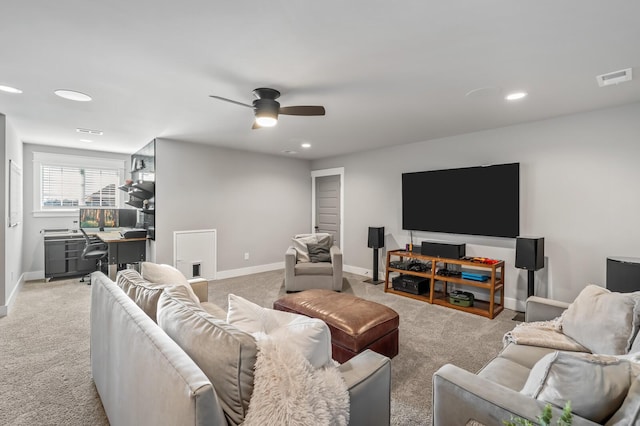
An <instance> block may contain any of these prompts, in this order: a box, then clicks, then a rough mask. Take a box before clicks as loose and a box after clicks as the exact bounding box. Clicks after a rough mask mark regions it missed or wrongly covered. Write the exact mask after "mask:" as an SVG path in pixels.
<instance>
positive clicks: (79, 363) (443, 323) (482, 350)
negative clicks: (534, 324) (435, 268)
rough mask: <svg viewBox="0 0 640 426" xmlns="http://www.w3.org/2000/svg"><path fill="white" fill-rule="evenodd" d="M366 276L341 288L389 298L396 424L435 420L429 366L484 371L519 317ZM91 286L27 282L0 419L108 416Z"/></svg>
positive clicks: (223, 295) (273, 289)
mask: <svg viewBox="0 0 640 426" xmlns="http://www.w3.org/2000/svg"><path fill="white" fill-rule="evenodd" d="M365 279H366V277H363V276H359V275H355V274H349V273H347V274H345V280H344V281H345V284H344V289H343V292H344V293H347V294H354V295H357V296H359V297H362V298H365V299H367V300H372V301H375V302H378V303H382V304H385V305H387V306H389V307H391V308H392V309H394V310H395V311H397V312H398V313H399V316H400V327H399V329H400V347H399V353H398V355H397V356H396V357H394V358H393V360H392V370H391V371H392V377H391V386H392V387H391V424H393V425H427V424H431V414H430V411H431V377H432V375H433V373H434V372H435V371H436V370H437V369H438V368H439V367H440V366H442V365H444V364H446V363H454V364H456V365H458V366H461V367H462V368H465V369H467V370H469V371H477V370H479V369H480V368H481V367H482V366H483V365H484V364H485V363H486V362H488V361H489V360H490V359H491V358H493V357H494V356H495V355H496V354H497V353H498V352H499V350H500V349H501V348H502V336H503V335H504V333H506V332H507V331H509V330H511V329H512V328H513V327H514V325H515V324H516V323H515V322H514V321H512V319H511V318H512V316H513V312H511V311H505V312H503V313H502V314H501V315H500V316H498V317H497V318H496V319H495V320H489V319H487V318H483V317H481V316H478V315H473V314H469V313H465V312H459V311H456V310H453V309H447V308H443V307H439V306H434V305H429V304H427V303H424V302H421V301H416V300H413V299H409V298H403V297H398V296H394V295H390V294H385V293H384V291H383V289H382V286H372V285H370V284H367V283H365V282H364V281H365ZM90 292H91V287H90V286H87V285H86V284H84V283H80V282H79V280H78V279H77V278H76V279H64V280H56V281H50V282H48V283H43V282H39V281H32V282H29V283H26V284H25V285H24V287H23V289H22V291H21V293H20V294H19V296H18V297H17V300H16V302H15V303H16V305H15V314H13V315H11V316H9V317H7V318H4V319H3V320H2V321H0V335H2V337H3V345H2V347H0V364H1V365H2V366H3V369H4V370H5V371H6V372H10V374H7V376H6V377H7V378H8V380H7V381H5V382H4V383H3V395H11V398H3V399H2V400H1V401H0V408H1V410H0V413H2V415H1V416H0V423H2V424H6V425H9V424H11V425H32V424H40V423H42V422H45V423H47V424H68V425H81V424H92V425H101V424H105V425H106V424H109V423H108V420H107V418H106V415H105V413H104V410H103V408H102V404H101V403H100V398H99V395H98V394H97V392H96V389H95V386H94V384H93V382H92V380H91V375H90V363H89V359H90V348H89V299H90ZM229 293H233V294H236V295H238V296H242V297H245V298H247V299H248V300H251V301H253V302H255V303H257V304H259V305H261V306H265V307H271V306H272V304H273V301H275V300H276V299H278V298H279V297H281V296H282V295H283V294H286V293H285V289H284V285H283V271H282V270H279V271H271V272H264V273H259V274H254V275H249V276H244V277H237V278H228V279H223V280H219V281H216V282H212V283H211V284H210V286H209V301H212V302H214V303H216V304H217V305H219V306H220V307H221V308H223V309H226V308H227V295H228V294H229ZM27 330H28V331H27ZM4 342H6V344H5V343H4ZM27 383H30V384H29V385H27Z"/></svg>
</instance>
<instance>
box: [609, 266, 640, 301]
mask: <svg viewBox="0 0 640 426" xmlns="http://www.w3.org/2000/svg"><path fill="white" fill-rule="evenodd" d="M607 288H608V289H609V290H611V291H617V292H621V293H630V292H633V291H638V290H640V259H638V258H635V257H608V258H607Z"/></svg>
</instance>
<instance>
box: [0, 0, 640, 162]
mask: <svg viewBox="0 0 640 426" xmlns="http://www.w3.org/2000/svg"><path fill="white" fill-rule="evenodd" d="M639 17H640V2H638V1H632V0H609V1H602V0H598V1H595V0H484V1H478V0H466V1H455V0H452V1H443V0H440V1H432V0H407V1H400V2H393V1H388V0H385V1H381V0H367V1H363V0H353V1H345V0H325V1H313V2H312V1H305V0H298V1H295V0H288V1H287V0H271V1H263V0H237V1H215V0H187V1H171V0H133V1H132V0H127V1H125V0H109V1H90V0H2V3H1V5H0V41H1V42H0V85H9V86H14V87H17V88H20V89H22V90H23V91H24V93H22V94H19V95H17V94H8V93H4V92H0V113H4V114H5V115H6V116H7V117H8V118H9V119H10V121H11V122H12V123H13V125H14V127H15V128H16V130H17V131H18V133H19V135H20V136H21V138H22V139H23V140H24V141H25V142H32V143H39V144H47V145H60V146H69V147H77V148H86V149H98V150H106V151H113V152H124V153H132V152H135V151H137V150H138V149H139V148H141V147H142V146H143V145H145V144H146V143H147V142H149V141H150V140H151V139H153V138H155V137H163V138H172V139H177V140H184V141H192V142H197V143H203V144H211V145H218V146H228V147H233V148H237V149H243V150H251V151H259V152H266V153H273V154H278V155H285V154H282V152H283V151H284V150H295V151H298V154H296V155H297V156H298V157H299V158H306V159H315V158H323V157H328V156H333V155H339V154H345V153H349V152H355V151H360V150H367V149H373V148H378V147H383V146H390V145H395V144H405V143H411V142H418V141H425V140H429V139H433V138H438V137H443V136H449V135H455V134H461V133H467V132H473V131H478V130H482V129H489V128H495V127H502V126H508V125H512V124H516V123H522V122H527V121H533V120H540V119H544V118H547V117H552V116H558V115H563V114H570V113H575V112H579V111H586V110H593V109H599V108H606V107H610V106H615V105H623V104H627V103H632V102H639V101H640V82H639V80H640V24H639V22H640V20H639V19H640V18H639ZM630 67H632V68H633V67H636V68H634V71H635V73H636V75H637V76H636V79H635V80H633V81H631V82H627V83H624V84H620V85H618V86H610V87H604V88H600V87H598V85H597V82H596V78H595V77H596V76H597V75H599V74H603V73H607V72H611V71H617V70H620V69H623V68H630ZM257 87H273V88H275V89H278V90H280V91H281V92H282V96H281V98H280V102H281V104H282V106H288V105H299V104H302V105H305V104H306V105H324V106H325V108H326V110H327V115H326V116H324V117H292V116H281V117H280V121H279V124H278V126H276V127H275V128H270V129H260V130H251V129H250V128H251V124H252V120H253V115H252V112H251V110H250V109H248V108H243V107H241V106H237V105H233V104H230V103H225V102H222V101H219V100H215V99H212V98H209V97H208V95H210V94H215V95H219V96H223V97H227V98H231V99H235V100H238V101H240V102H243V103H251V101H252V95H251V91H252V90H253V89H254V88H257ZM484 87H488V88H492V89H491V90H485V91H480V92H476V94H475V96H474V95H472V96H465V94H466V93H468V92H469V91H472V90H474V89H478V88H484ZM56 89H72V90H77V91H80V92H84V93H87V94H89V95H91V96H92V97H93V101H92V102H73V101H69V100H65V99H61V98H59V97H57V96H55V95H54V94H53V91H54V90H56ZM516 89H521V90H526V91H528V92H529V96H528V97H527V98H526V99H524V100H522V101H518V102H512V103H508V102H506V101H505V100H504V99H503V96H504V94H505V93H507V92H508V91H511V90H516ZM78 127H81V128H88V129H98V130H102V131H104V135H102V136H92V137H88V138H89V139H92V140H93V142H91V143H86V142H80V141H79V140H80V139H83V138H87V136H86V135H81V134H79V133H77V132H76V131H75V129H76V128H78ZM303 141H308V142H310V143H311V144H312V148H311V149H309V150H303V149H301V148H300V143H301V142H303Z"/></svg>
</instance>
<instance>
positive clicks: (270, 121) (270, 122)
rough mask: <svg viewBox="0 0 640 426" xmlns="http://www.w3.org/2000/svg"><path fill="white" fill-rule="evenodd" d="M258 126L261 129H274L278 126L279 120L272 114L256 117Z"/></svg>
mask: <svg viewBox="0 0 640 426" xmlns="http://www.w3.org/2000/svg"><path fill="white" fill-rule="evenodd" d="M256 124H257V125H258V126H260V127H273V126H275V125H276V124H278V119H277V118H276V117H274V116H273V115H271V114H260V115H256Z"/></svg>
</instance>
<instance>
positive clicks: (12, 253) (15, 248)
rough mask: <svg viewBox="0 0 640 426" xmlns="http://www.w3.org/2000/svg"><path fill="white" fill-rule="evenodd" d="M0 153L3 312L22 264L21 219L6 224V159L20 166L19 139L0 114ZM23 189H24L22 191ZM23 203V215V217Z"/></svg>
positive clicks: (20, 276)
mask: <svg viewBox="0 0 640 426" xmlns="http://www.w3.org/2000/svg"><path fill="white" fill-rule="evenodd" d="M0 146H2V150H0V153H1V154H0V157H1V159H0V160H1V161H2V164H1V165H0V169H1V170H2V176H3V180H2V183H3V185H2V187H1V189H0V192H2V196H1V197H0V200H2V201H0V202H1V203H2V207H3V208H2V210H3V212H4V214H3V218H2V220H3V223H2V230H1V231H0V239H1V241H2V245H0V271H2V273H3V277H2V282H1V283H0V316H3V315H6V314H7V312H8V309H9V307H10V305H11V303H12V300H13V298H15V294H16V290H17V289H18V287H19V285H20V283H21V282H22V280H23V279H24V275H23V274H24V269H23V268H22V256H23V254H22V244H23V243H22V233H23V229H24V221H23V220H21V221H20V223H19V224H18V225H17V226H12V227H8V225H9V174H10V170H9V160H12V161H15V162H16V164H17V165H19V166H20V167H21V168H22V169H23V177H24V167H23V160H22V142H21V141H20V139H19V137H18V134H17V133H16V131H15V130H14V128H13V126H12V125H11V122H10V120H9V119H7V118H6V116H4V115H2V114H0ZM23 193H24V192H23ZM24 211H25V210H24V207H23V217H24Z"/></svg>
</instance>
